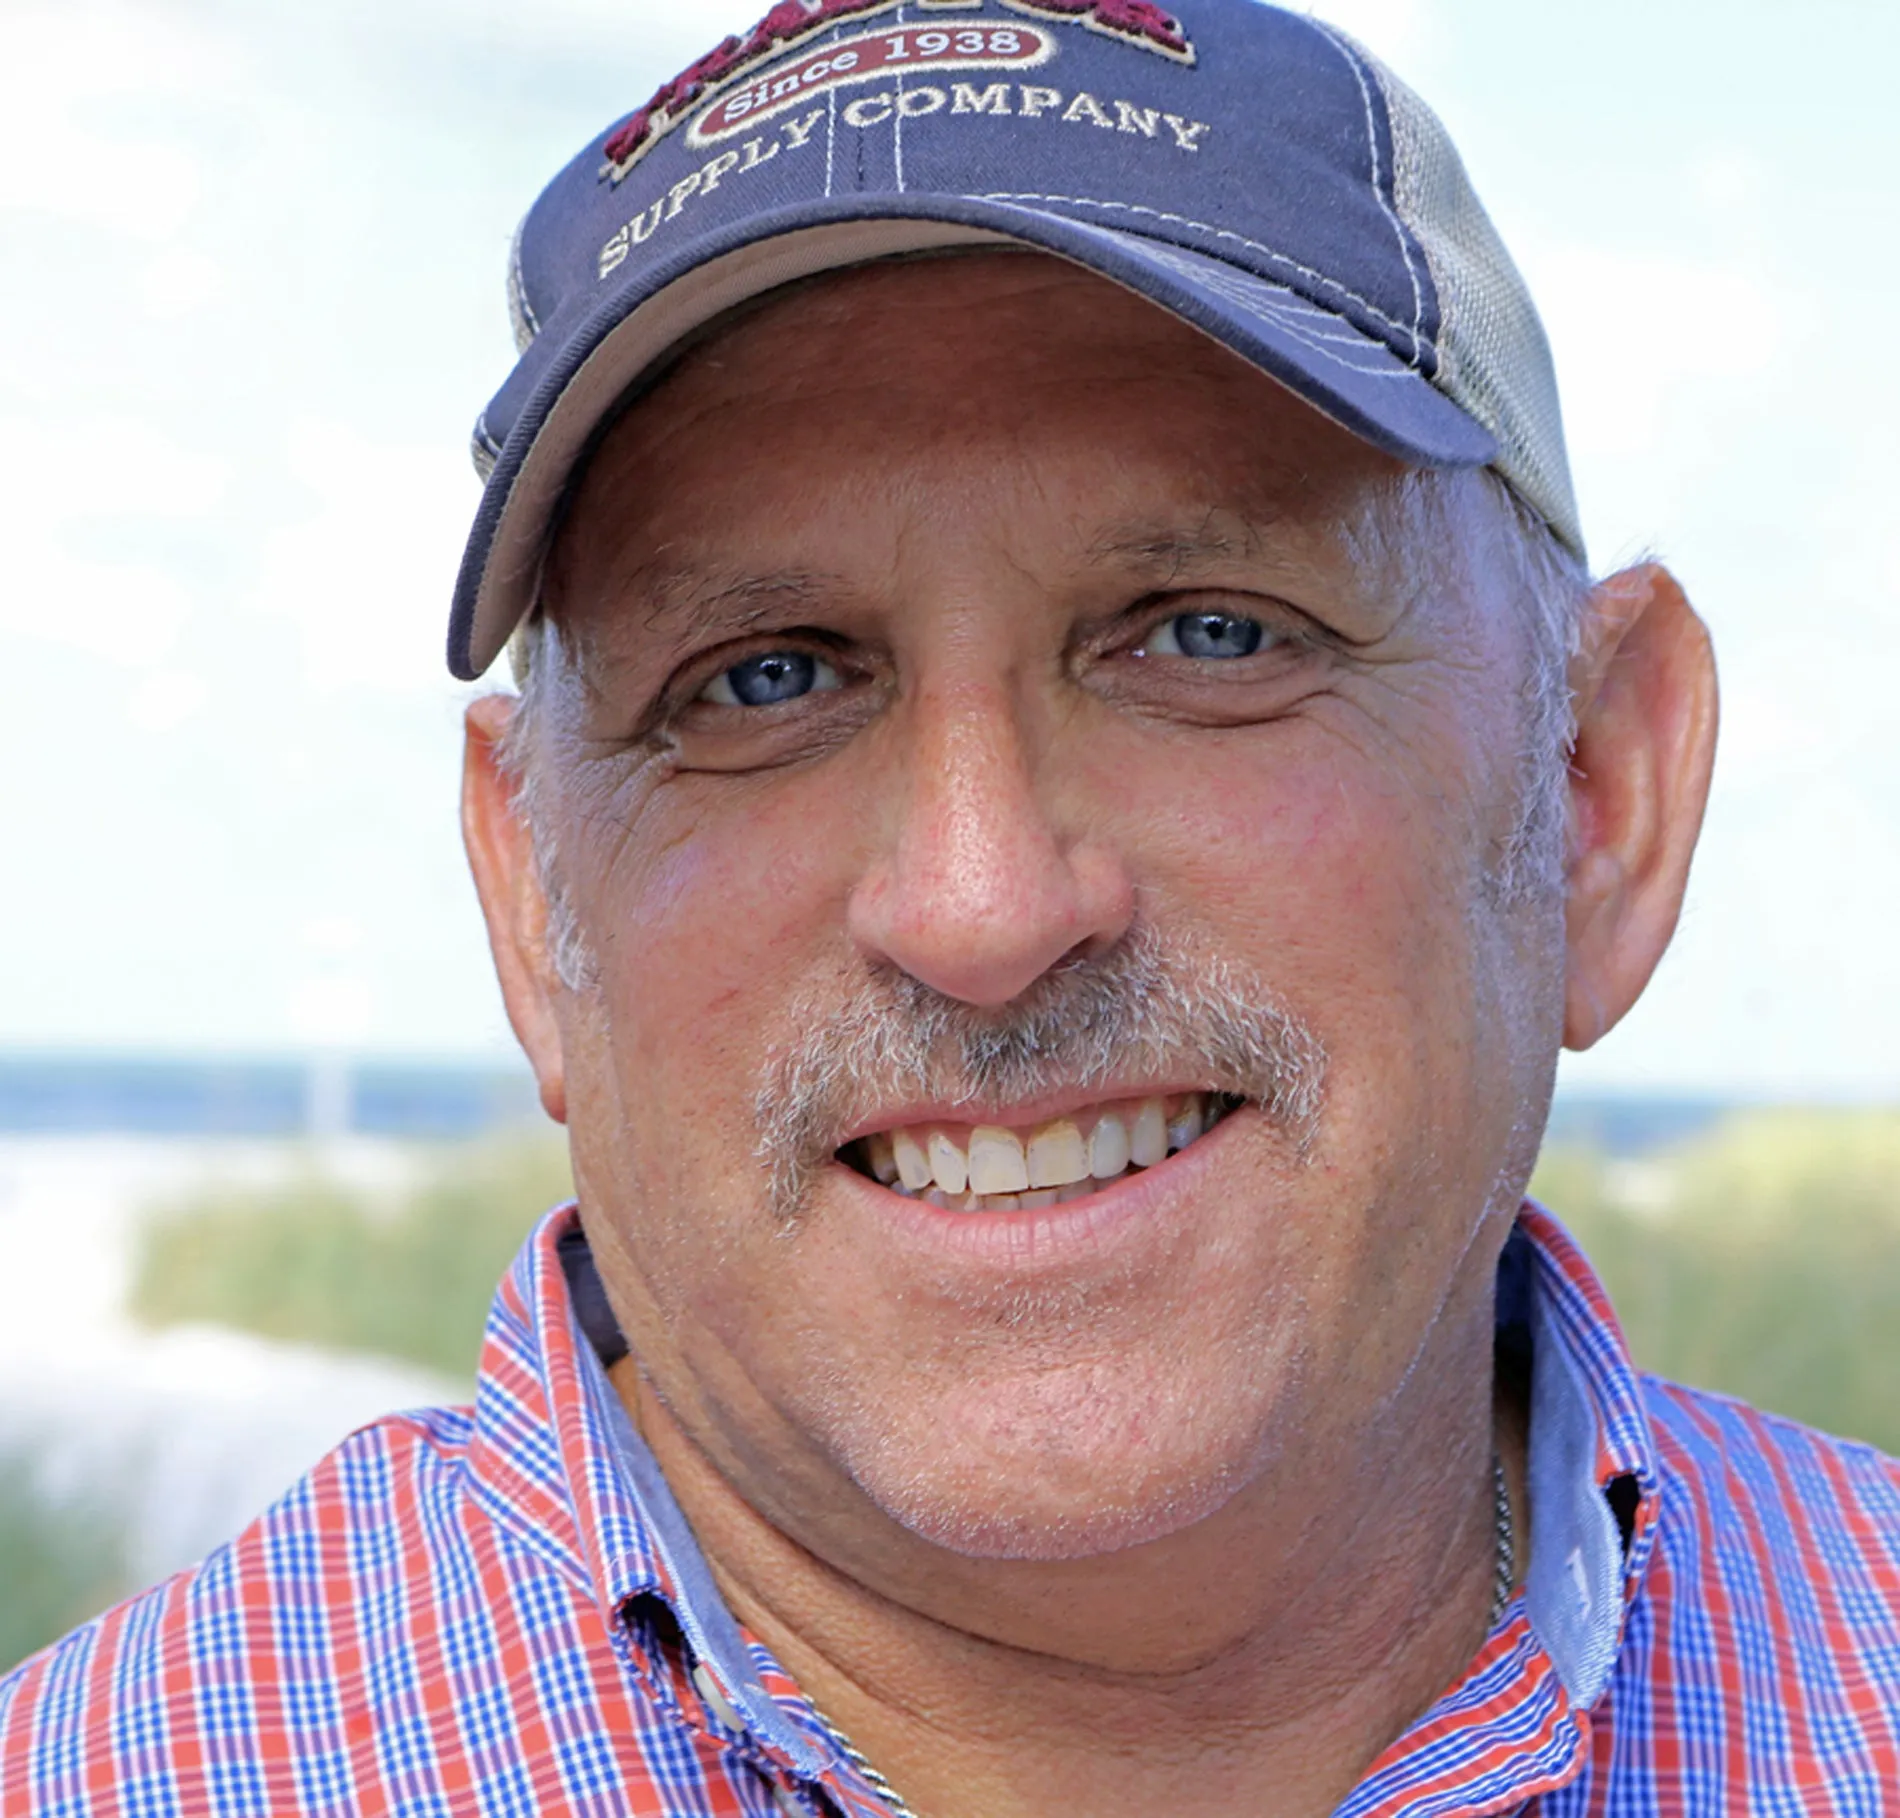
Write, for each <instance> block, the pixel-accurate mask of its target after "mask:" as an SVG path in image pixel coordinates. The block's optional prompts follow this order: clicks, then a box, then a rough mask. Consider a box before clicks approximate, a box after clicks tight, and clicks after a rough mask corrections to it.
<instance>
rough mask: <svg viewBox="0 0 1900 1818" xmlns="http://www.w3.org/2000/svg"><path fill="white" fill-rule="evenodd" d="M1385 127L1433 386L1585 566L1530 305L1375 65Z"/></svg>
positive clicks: (1467, 194)
mask: <svg viewBox="0 0 1900 1818" xmlns="http://www.w3.org/2000/svg"><path fill="white" fill-rule="evenodd" d="M1366 62H1367V64H1368V65H1369V66H1370V68H1371V70H1372V73H1373V75H1374V76H1375V77H1376V78H1377V80H1378V82H1379V85H1380V87H1381V88H1382V89H1383V90H1384V92H1385V103H1386V112H1387V114H1388V116H1389V118H1390V119H1391V123H1392V165H1393V202H1394V205H1395V206H1396V207H1397V209H1398V212H1399V216H1400V218H1401V219H1402V220H1403V221H1404V222H1405V224H1406V226H1407V227H1409V228H1410V229H1411V230H1412V232H1413V233H1414V234H1415V235H1416V236H1417V237H1418V242H1419V245H1420V246H1421V247H1423V248H1424V252H1425V261H1426V263H1427V264H1428V265H1429V266H1430V267H1431V273H1432V279H1433V282H1434V283H1435V284H1436V285H1437V287H1438V306H1439V318H1440V319H1439V328H1438V375H1437V378H1436V379H1435V380H1434V383H1435V384H1436V385H1437V386H1438V388H1439V390H1440V391H1442V392H1444V393H1445V395H1446V396H1447V397H1449V398H1450V399H1451V400H1452V402H1453V403H1454V404H1458V405H1461V406H1462V407H1463V408H1464V409H1465V410H1466V411H1468V412H1469V413H1470V414H1471V415H1472V416H1474V417H1475V418H1477V420H1478V421H1479V422H1480V423H1482V424H1483V425H1484V426H1485V428H1486V429H1488V430H1490V432H1491V433H1492V435H1493V436H1494V437H1496V439H1497V444H1498V456H1497V459H1496V460H1495V461H1493V462H1492V464H1491V465H1492V466H1493V468H1494V469H1495V470H1496V471H1497V472H1498V473H1499V474H1501V475H1502V476H1503V477H1504V478H1505V479H1506V480H1507V481H1509V482H1510V484H1511V485H1512V486H1513V487H1514V488H1515V489H1516V490H1517V492H1518V493H1519V494H1520V496H1521V497H1522V498H1523V499H1524V500H1525V502H1526V503H1527V504H1529V505H1530V506H1531V507H1532V508H1533V509H1534V510H1535V511H1536V512H1537V513H1538V514H1539V515H1540V516H1541V517H1543V519H1544V520H1545V521H1546V522H1547V523H1548V524H1549V525H1550V527H1551V529H1552V530H1554V531H1555V532H1556V533H1557V536H1558V538H1559V539H1560V540H1561V541H1562V542H1563V543H1564V544H1565V545H1566V546H1567V547H1568V548H1569V549H1570V550H1571V551H1572V553H1573V554H1575V555H1576V556H1577V558H1578V559H1579V560H1582V559H1583V554H1584V549H1583V527H1582V525H1581V523H1580V522H1579V520H1578V517H1577V499H1576V493H1575V491H1574V489H1573V488H1572V486H1571V483H1570V462H1569V459H1568V457H1567V456H1566V455H1565V453H1564V428H1563V415H1562V412H1561V410H1560V408H1559V406H1558V403H1557V374H1556V371H1555V369H1554V368H1553V366H1552V365H1551V358H1550V343H1549V341H1548V340H1546V338H1545V336H1544V325H1543V323H1542V322H1541V321H1539V320H1538V316H1537V308H1536V305H1535V304H1533V303H1532V302H1531V296H1530V292H1529V291H1528V290H1527V289H1526V288H1525V285H1524V280H1523V279H1522V278H1521V277H1520V276H1519V275H1518V270H1517V267H1516V266H1515V265H1514V264H1513V263H1512V262H1511V255H1510V254H1509V253H1508V252H1506V251H1505V249H1504V242H1503V241H1502V240H1500V239H1499V238H1498V232H1497V229H1496V228H1495V227H1493V226H1492V225H1491V217H1490V216H1489V215H1487V214H1486V213H1485V212H1484V205H1483V203H1481V202H1480V201H1479V200H1478V198H1477V195H1476V194H1475V193H1474V191H1473V190H1472V187H1471V180H1470V178H1469V177H1467V176H1466V175H1465V167H1464V161H1463V159H1461V158H1460V157H1459V156H1458V151H1457V147H1455V146H1454V145H1453V144H1452V142H1451V136H1450V135H1449V134H1448V133H1447V132H1446V131H1445V128H1444V126H1443V125H1442V124H1441V123H1440V121H1439V119H1438V116H1437V115H1436V114H1434V113H1433V112H1432V110H1431V109H1430V108H1429V107H1427V106H1426V105H1425V103H1424V102H1423V101H1421V100H1420V99H1419V98H1418V96H1417V95H1415V94H1414V93H1413V92H1412V91H1411V90H1410V89H1409V88H1407V87H1406V85H1405V84H1404V83H1403V82H1401V81H1400V80H1399V79H1398V77H1397V76H1395V75H1393V74H1392V72H1391V71H1390V70H1389V69H1387V68H1386V67H1385V66H1384V65H1383V64H1382V63H1380V62H1379V60H1378V59H1377V58H1376V57H1373V56H1370V55H1367V57H1366Z"/></svg>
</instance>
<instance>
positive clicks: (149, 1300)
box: [131, 1137, 572, 1381]
mask: <svg viewBox="0 0 1900 1818" xmlns="http://www.w3.org/2000/svg"><path fill="white" fill-rule="evenodd" d="M571 1192H572V1188H571V1186H570V1184H569V1175H568V1166H567V1149H566V1145H565V1143H564V1142H563V1141H562V1140H561V1139H559V1138H558V1137H545V1138H543V1137H534V1138H518V1139H515V1140H512V1141H501V1142H490V1143H483V1144H480V1145H473V1146H470V1147H467V1148H463V1149H447V1150H443V1151H441V1152H439V1153H437V1154H435V1155H432V1156H431V1157H429V1158H428V1161H427V1163H426V1165H425V1166H424V1168H423V1170H422V1173H421V1179H420V1184H419V1185H417V1186H416V1187H415V1188H414V1189H413V1190H412V1191H410V1192H408V1193H404V1194H399V1195H397V1196H395V1197H394V1198H393V1199H391V1200H388V1201H386V1202H385V1201H380V1200H378V1199H377V1198H375V1197H374V1196H371V1195H369V1194H366V1193H364V1192H362V1191H361V1190H360V1189H356V1188H352V1187H348V1186H345V1185H343V1184H341V1183H339V1182H338V1181H336V1180H335V1179H333V1178H330V1177H327V1176H325V1175H323V1174H321V1173H319V1172H316V1171H314V1170H313V1171H312V1172H310V1173H309V1174H307V1175H306V1176H304V1177H303V1178H302V1179H300V1180H297V1181H296V1182H294V1183H292V1184H290V1185H288V1186H284V1187H280V1188H276V1189H272V1190H259V1189H255V1188H253V1189H249V1190H239V1189H231V1188H227V1189H220V1190H216V1191H213V1192H209V1193H207V1194H205V1195H203V1196H201V1197H200V1198H198V1199H196V1200H193V1201H190V1202H186V1203H182V1204H179V1205H176V1206H173V1207H171V1208H169V1209H167V1210H164V1211H161V1212H159V1213H158V1214H157V1215H155V1216H154V1217H153V1218H152V1219H151V1220H150V1221H148V1223H147V1224H146V1226H145V1228H144V1231H143V1232H142V1234H141V1239H140V1244H139V1250H138V1255H137V1260H136V1263H135V1266H134V1272H133V1285H132V1294H131V1308H132V1312H133V1314H134V1316H135V1317H137V1318H139V1319H141V1320H143V1321H144V1322H145V1323H146V1324H148V1325H154V1326H163V1325H174V1324H178V1323H181V1322H183V1321H187V1320H205V1321H210V1322H212V1323H214V1324H219V1325H227V1326H239V1327H242V1328H244V1329H246V1330H248V1331H252V1332H261V1333H262V1334H264V1336H265V1337H267V1338H283V1339H295V1340H300V1341H302V1342H303V1343H306V1344H317V1345H330V1346H335V1347H337V1348H339V1349H343V1350H351V1351H376V1352H381V1353H383V1354H385V1355H387V1356H390V1357H400V1358H406V1359H407V1360H409V1361H410V1362H412V1363H419V1364H425V1365H427V1366H428V1367H430V1368H431V1369H436V1370H440V1371H442V1372H444V1373H445V1374H447V1375H449V1376H453V1377H457V1378H460V1379H462V1380H464V1381H467V1380H470V1379H472V1378H473V1376H474V1373H475V1365H476V1359H477V1356H478V1354H479V1352H480V1349H481V1337H482V1325H483V1322H484V1320H485V1319H486V1318H487V1316H488V1304H489V1302H490V1301H491V1300H492V1299H493V1298H494V1294H495V1286H496V1283H497V1282H499V1281H500V1280H501V1277H502V1274H503V1273H504V1271H505V1270H506V1269H507V1267H508V1264H509V1262H510V1261H511V1260H512V1259H513V1257H514V1254H515V1252H516V1251H517V1250H518V1249H519V1248H520V1247H521V1241H522V1238H523V1237H524V1236H525V1235H526V1233H527V1230H528V1227H529V1226H530V1225H531V1224H533V1223H534V1221H535V1220H536V1219H537V1218H538V1217H540V1215H541V1214H542V1213H543V1212H545V1211H546V1210H547V1209H548V1207H550V1206H552V1205H554V1204H556V1203H558V1202H559V1201H560V1200H563V1199H566V1198H567V1197H568V1196H569V1195H570V1193H571Z"/></svg>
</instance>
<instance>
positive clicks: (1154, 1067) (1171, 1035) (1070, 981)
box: [754, 923, 1326, 1223]
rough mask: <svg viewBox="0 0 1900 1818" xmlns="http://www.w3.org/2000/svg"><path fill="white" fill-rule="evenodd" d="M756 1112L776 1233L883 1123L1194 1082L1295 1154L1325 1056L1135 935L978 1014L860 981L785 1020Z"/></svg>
mask: <svg viewBox="0 0 1900 1818" xmlns="http://www.w3.org/2000/svg"><path fill="white" fill-rule="evenodd" d="M790 1028H791V1031H792V1032H791V1034H790V1035H789V1036H788V1037H787V1039H786V1040H785V1041H784V1043H782V1044H781V1045H780V1046H779V1047H778V1048H777V1049H776V1050H775V1051H774V1053H773V1056H772V1058H771V1060H770V1061H769V1062H768V1064H767V1066H766V1069H765V1072H764V1075H763V1078H762V1079H761V1082H760V1085H759V1089H758V1093H757V1096H756V1098H755V1100H754V1114H755V1116H756V1119H757V1125H758V1130H759V1133H760V1134H759V1146H758V1151H757V1153H758V1157H759V1160H760V1161H761V1162H762V1163H763V1164H764V1166H765V1168H766V1171H767V1174H768V1177H769V1179H770V1182H771V1197H772V1207H773V1211H774V1213H775V1215H776V1216H777V1217H778V1219H779V1220H780V1221H781V1222H782V1223H790V1222H792V1221H794V1220H796V1219H797V1217H798V1216H799V1215H800V1213H802V1212H803V1210H804V1208H805V1204H806V1201H807V1199H808V1197H809V1195H810V1192H811V1187H812V1183H813V1181H814V1179H815V1177H816V1176H817V1174H818V1171H819V1170H820V1169H821V1168H823V1167H824V1166H825V1164H826V1163H827V1162H828V1161H829V1160H830V1159H831V1157H832V1155H833V1154H834V1153H835V1151H836V1150H837V1148H838V1145H839V1144H840V1143H841V1142H842V1141H843V1140H844V1138H845V1136H846V1135H847V1133H848V1132H849V1131H850V1130H851V1129H853V1127H854V1126H856V1125H857V1124H859V1123H860V1122H862V1120H863V1119H864V1118H865V1117H866V1116H868V1115H871V1114H873V1113H874V1112H875V1111H876V1110H877V1109H878V1107H880V1106H884V1105H889V1104H891V1103H893V1102H896V1101H897V1100H901V1099H908V1098H927V1099H934V1100H938V1101H940V1102H942V1103H945V1104H949V1105H958V1104H974V1103H978V1102H980V1101H988V1102H991V1103H995V1102H999V1101H1000V1102H1003V1103H1008V1102H1011V1101H1013V1100H1018V1099H1028V1098H1033V1097H1037V1096H1041V1095H1044V1094H1048V1093H1051V1092H1058V1091H1064V1090H1077V1089H1079V1090H1083V1091H1087V1090H1089V1089H1091V1088H1098V1087H1104V1086H1107V1085H1108V1084H1110V1083H1111V1082H1113V1081H1126V1080H1128V1079H1129V1078H1130V1077H1131V1076H1132V1077H1134V1078H1136V1079H1143V1080H1145V1079H1155V1080H1162V1079H1168V1080H1176V1079H1178V1080H1181V1081H1183V1082H1185V1081H1188V1080H1192V1081H1194V1082H1195V1083H1196V1084H1198V1085H1204V1086H1205V1087H1207V1088H1208V1089H1210V1090H1213V1091H1219V1092H1228V1093H1232V1094H1234V1095H1235V1096H1237V1097H1241V1098H1246V1099H1250V1100H1252V1101H1253V1102H1254V1104H1256V1105H1257V1106H1258V1107H1259V1108H1260V1109H1261V1110H1262V1111H1263V1112H1265V1113H1266V1115H1267V1116H1268V1117H1269V1118H1271V1119H1272V1120H1274V1121H1275V1122H1276V1123H1278V1124H1279V1125H1281V1126H1282V1127H1283V1128H1285V1129H1286V1130H1288V1131H1289V1132H1290V1133H1291V1134H1293V1135H1294V1136H1295V1137H1296V1139H1298V1141H1299V1142H1300V1143H1301V1144H1302V1146H1304V1145H1305V1144H1306V1143H1308V1142H1309V1141H1310V1140H1311V1136H1312V1132H1313V1129H1314V1127H1315V1125H1316V1123H1317V1120H1318V1117H1319V1112H1320V1105H1321V1098H1322V1088H1323V1083H1324V1077H1325V1071H1326V1057H1325V1051H1324V1049H1323V1048H1322V1046H1321V1044H1320V1041H1319V1039H1318V1037H1317V1036H1316V1035H1315V1034H1314V1033H1313V1031H1312V1029H1311V1028H1310V1027H1309V1026H1308V1025H1307V1024H1306V1023H1305V1022H1303V1021H1302V1020H1301V1019H1300V1018H1299V1017H1298V1016H1296V1015H1295V1014H1294V1013H1293V1012H1292V1011H1291V1010H1290V1009H1288V1008H1287V1006H1286V1005H1285V1004H1284V1003H1283V1002H1282V1001H1281V1000H1280V998H1279V996H1278V995H1277V994H1276V993H1275V992H1274V991H1273V990H1272V989H1271V988H1270V987H1269V986H1268V985H1267V984H1266V982H1265V981H1264V980H1263V979H1261V978H1259V977H1257V976H1256V975H1254V974H1252V973H1250V972H1248V971H1246V970H1244V969H1243V968H1240V967H1237V966H1234V965H1233V964H1231V963H1230V962H1229V961H1227V960H1226V959H1224V958H1222V957H1220V956H1219V955H1216V954H1211V953H1207V952H1204V951H1202V950H1200V949H1199V948H1197V947H1196V946H1194V945H1193V944H1192V943H1190V942H1188V941H1186V940H1185V939H1181V938H1178V937H1177V938H1174V939H1168V938H1164V937H1163V936H1162V935H1161V934H1160V933H1159V932H1158V931H1157V930H1156V929H1154V928H1153V927H1151V926H1149V925H1147V924H1144V923H1137V924H1136V925H1135V926H1134V927H1133V928H1131V929H1130V931H1129V932H1128V934H1127V935H1125V936H1124V937H1123V939H1122V940H1120V941H1119V942H1117V943H1116V945H1115V946H1114V947H1113V948H1111V949H1110V950H1109V951H1108V952H1106V953H1104V954H1102V955H1100V956H1099V957H1075V958H1071V959H1068V960H1065V961H1063V962H1062V963H1061V964H1059V965H1057V966H1055V967H1052V968H1051V969H1050V970H1049V971H1048V972H1046V973H1045V974H1044V975H1043V976H1042V977H1041V978H1039V979H1038V980H1036V982H1035V983H1034V985H1032V986H1031V987H1030V988H1029V990H1027V991H1025V992H1024V993H1023V994H1022V995H1021V996H1020V997H1019V998H1017V999H1016V1000H1014V1001H1013V1002H1011V1003H1009V1004H1006V1005H1004V1006H1002V1007H1000V1008H997V1009H982V1008H979V1007H977V1006H975V1005H972V1004H967V1003H964V1002H962V1001H961V1000H959V999H957V998H952V997H946V996H944V995H943V994H942V993H941V992H938V991H935V990H933V989H932V988H931V987H930V986H928V985H926V984H924V983H922V982H921V981H920V980H918V979H915V978H912V977H911V976H910V975H909V974H908V973H904V972H900V971H898V970H897V969H895V968H876V969H868V970H867V971H866V973H865V974H864V975H863V976H862V977H860V978H859V979H858V980H856V981H855V982H853V983H850V984H848V985H846V986H845V987H844V988H843V989H842V991H841V992H840V993H839V994H838V995H837V996H836V997H834V998H833V999H832V1000H831V1001H830V1002H828V1003H827V1002H820V1001H818V1000H816V999H815V998H814V999H809V1000H807V1001H805V1002H803V1003H801V1004H799V1005H798V1006H797V1007H796V1009H795V1010H794V1013H793V1015H792V1017H791V1019H790Z"/></svg>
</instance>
